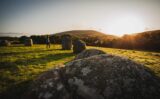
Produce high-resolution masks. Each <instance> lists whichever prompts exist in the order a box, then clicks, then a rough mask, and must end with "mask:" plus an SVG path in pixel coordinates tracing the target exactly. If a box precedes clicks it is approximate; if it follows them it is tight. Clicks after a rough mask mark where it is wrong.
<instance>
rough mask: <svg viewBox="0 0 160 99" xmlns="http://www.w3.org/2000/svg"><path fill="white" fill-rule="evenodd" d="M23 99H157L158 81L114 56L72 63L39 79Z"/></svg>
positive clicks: (159, 87) (142, 69) (103, 55)
mask: <svg viewBox="0 0 160 99" xmlns="http://www.w3.org/2000/svg"><path fill="white" fill-rule="evenodd" d="M31 89H32V90H30V91H29V93H28V95H26V96H25V97H24V98H26V99H160V94H159V93H160V81H159V78H158V77H156V76H155V75H154V74H153V73H152V72H151V71H150V70H149V69H148V68H145V67H144V66H142V65H140V64H137V63H135V62H133V61H131V60H129V59H126V58H123V57H119V56H113V55H107V54H102V55H95V56H91V57H88V58H84V59H78V60H74V61H72V62H69V63H67V64H66V66H65V67H64V68H61V69H54V70H51V71H48V72H46V73H45V74H43V75H41V76H40V77H39V78H38V79H37V80H36V81H35V83H34V85H33V87H31Z"/></svg>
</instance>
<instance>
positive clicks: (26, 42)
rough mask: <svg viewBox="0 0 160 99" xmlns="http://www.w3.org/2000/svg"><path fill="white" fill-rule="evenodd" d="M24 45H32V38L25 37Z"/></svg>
mask: <svg viewBox="0 0 160 99" xmlns="http://www.w3.org/2000/svg"><path fill="white" fill-rule="evenodd" d="M24 45H25V46H33V41H32V39H26V40H25V43H24Z"/></svg>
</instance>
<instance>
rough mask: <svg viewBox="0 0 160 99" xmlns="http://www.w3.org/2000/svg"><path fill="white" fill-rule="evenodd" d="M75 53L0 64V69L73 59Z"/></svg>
mask: <svg viewBox="0 0 160 99" xmlns="http://www.w3.org/2000/svg"><path fill="white" fill-rule="evenodd" d="M72 56H74V54H73V53H58V54H49V55H46V56H44V57H41V58H31V59H20V60H17V61H15V62H0V69H8V68H16V67H17V65H24V66H27V65H41V64H47V63H48V62H52V61H57V60H61V59H63V58H67V57H72Z"/></svg>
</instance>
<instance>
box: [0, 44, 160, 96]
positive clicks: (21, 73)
mask: <svg viewBox="0 0 160 99" xmlns="http://www.w3.org/2000/svg"><path fill="white" fill-rule="evenodd" d="M87 48H96V49H100V50H103V51H105V52H107V53H110V54H115V55H120V56H125V57H128V58H130V59H132V60H134V61H137V62H139V63H141V64H144V65H145V66H147V67H149V68H150V69H151V70H153V71H154V72H155V74H156V75H158V76H160V67H159V66H160V63H159V62H160V53H159V52H147V51H136V50H122V49H113V48H102V47H92V46H88V47H87ZM74 57H75V54H73V53H72V51H71V50H61V46H60V45H52V46H51V48H50V49H47V48H46V46H45V45H34V46H33V47H25V46H23V45H12V46H10V47H1V48H0V74H1V75H0V95H1V96H0V97H2V98H1V99H3V98H4V97H5V98H8V99H12V98H14V99H19V98H20V96H21V95H23V94H24V92H25V91H26V90H27V88H28V86H29V84H30V83H31V82H32V80H34V78H35V77H37V76H38V75H40V74H41V73H42V72H45V71H47V70H48V69H51V68H55V67H56V66H58V65H60V64H65V63H67V62H68V61H70V60H72V59H73V58H74Z"/></svg>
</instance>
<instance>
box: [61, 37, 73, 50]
mask: <svg viewBox="0 0 160 99" xmlns="http://www.w3.org/2000/svg"><path fill="white" fill-rule="evenodd" d="M71 49H72V38H71V36H70V35H63V36H62V50H71Z"/></svg>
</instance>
